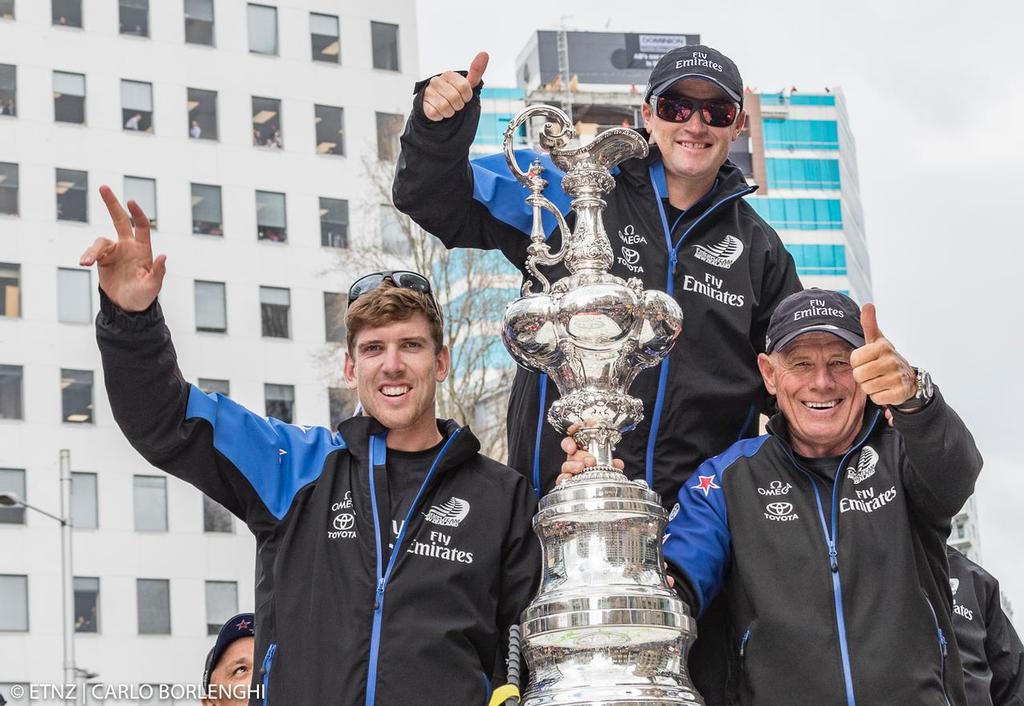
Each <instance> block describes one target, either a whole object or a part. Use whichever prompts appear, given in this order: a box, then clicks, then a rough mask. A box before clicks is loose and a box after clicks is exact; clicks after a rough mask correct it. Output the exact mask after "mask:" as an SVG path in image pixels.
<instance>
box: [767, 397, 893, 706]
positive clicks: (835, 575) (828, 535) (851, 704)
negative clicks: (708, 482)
mask: <svg viewBox="0 0 1024 706" xmlns="http://www.w3.org/2000/svg"><path fill="white" fill-rule="evenodd" d="M879 414H881V412H875V414H874V416H873V417H872V418H871V421H870V422H869V423H868V426H867V429H865V430H864V432H863V433H862V434H861V435H860V438H858V439H857V441H856V442H855V443H854V444H853V446H851V447H850V449H849V451H847V452H846V453H845V454H844V455H843V457H842V458H841V459H840V460H839V465H838V466H837V467H836V474H835V477H834V478H833V479H832V530H831V532H830V531H829V527H828V523H827V522H825V511H824V509H822V505H821V491H820V490H819V489H818V482H817V481H816V480H815V479H814V476H812V475H811V474H810V473H808V472H807V471H806V470H804V468H803V467H802V466H801V465H800V464H799V463H797V461H796V458H794V457H793V452H792V449H790V447H789V444H786V443H783V444H782V447H783V448H784V449H785V451H786V454H787V455H788V456H789V460H790V461H791V462H792V464H793V466H794V467H796V469H797V470H798V471H800V472H801V473H803V474H804V475H805V476H807V479H808V480H809V481H811V487H812V488H814V502H815V503H816V504H817V506H818V520H819V522H820V523H821V530H822V532H823V533H824V534H825V543H826V544H827V545H828V565H829V569H830V571H831V573H832V598H833V600H834V602H835V607H836V628H837V629H838V631H839V654H840V655H841V657H842V660H843V682H844V684H845V685H846V703H847V706H856V703H857V700H856V698H855V697H854V693H853V670H852V669H851V667H850V646H849V643H848V642H847V639H846V614H845V612H844V611H843V587H842V584H841V582H840V580H839V552H838V550H837V549H836V535H837V533H838V530H839V525H838V516H837V513H836V510H837V509H838V508H837V507H836V504H837V503H836V500H837V499H838V497H839V484H840V475H841V474H842V472H843V467H844V466H845V465H846V459H848V458H849V457H850V454H852V453H853V452H854V450H855V449H858V448H860V446H861V444H863V443H864V442H865V441H866V440H867V438H868V436H869V435H870V434H871V431H872V430H873V429H874V428H875V423H876V422H878V415H879ZM781 441H782V440H781V439H780V442H781Z"/></svg>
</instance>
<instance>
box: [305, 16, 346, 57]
mask: <svg viewBox="0 0 1024 706" xmlns="http://www.w3.org/2000/svg"><path fill="white" fill-rule="evenodd" d="M309 37H310V42H311V43H312V45H313V61H326V62H327V63H329V64H337V63H338V62H339V60H340V57H341V44H340V42H339V40H338V18H337V16H335V15H320V14H317V13H316V12H311V13H309Z"/></svg>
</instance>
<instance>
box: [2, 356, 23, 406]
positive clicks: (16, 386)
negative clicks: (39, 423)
mask: <svg viewBox="0 0 1024 706" xmlns="http://www.w3.org/2000/svg"><path fill="white" fill-rule="evenodd" d="M22 375H23V372H22V367H21V366H20V365H0V419H24V418H25V417H24V416H22V415H23V414H24V412H23V411H22V395H23V392H22Z"/></svg>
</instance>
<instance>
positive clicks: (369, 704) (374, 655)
mask: <svg viewBox="0 0 1024 706" xmlns="http://www.w3.org/2000/svg"><path fill="white" fill-rule="evenodd" d="M461 431H462V430H461V429H456V430H455V431H454V432H453V433H452V435H451V436H449V437H448V440H447V441H445V442H444V446H442V447H441V450H440V451H439V452H438V454H437V458H435V459H434V463H433V464H432V465H431V466H430V470H429V471H427V476H426V477H425V478H424V479H423V484H422V485H420V489H419V490H418V491H416V497H414V498H413V501H412V505H410V506H409V511H408V512H407V513H406V516H405V520H404V521H403V522H402V528H401V529H400V530H398V536H397V537H396V538H395V546H394V548H393V549H392V550H391V557H390V558H389V559H388V565H387V568H386V569H385V568H384V566H383V562H382V560H381V556H382V555H381V546H382V545H381V525H380V516H379V514H378V512H377V486H376V483H375V481H374V478H373V469H374V467H375V466H378V465H382V464H384V463H385V459H386V456H387V445H386V443H385V436H384V434H376V435H374V436H371V437H370V462H369V463H370V505H371V508H372V510H373V532H374V537H375V539H376V544H377V586H376V589H375V590H374V594H373V628H372V630H371V631H370V666H369V671H368V673H367V675H366V701H365V706H374V703H375V701H374V699H375V698H376V693H377V659H378V657H379V656H380V632H381V621H382V618H383V615H384V591H385V589H386V588H387V585H388V580H389V579H390V578H391V572H392V570H393V569H394V568H395V563H396V562H397V561H398V557H399V555H400V554H401V551H402V542H403V541H405V532H406V530H407V529H408V528H409V525H410V524H411V522H412V518H413V514H414V513H415V512H416V510H417V509H418V508H419V504H420V501H421V500H422V499H423V494H424V491H426V489H427V486H429V485H430V481H431V480H432V479H433V477H434V472H435V471H437V466H438V464H439V463H440V462H441V459H442V458H444V455H445V453H446V452H447V451H448V447H450V446H451V444H452V442H453V441H454V440H455V437H457V436H458V435H459V433H460V432H461ZM378 461H379V463H378Z"/></svg>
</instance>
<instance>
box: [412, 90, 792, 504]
mask: <svg viewBox="0 0 1024 706" xmlns="http://www.w3.org/2000/svg"><path fill="white" fill-rule="evenodd" d="M420 85H422V84H420ZM479 115H480V100H479V91H478V92H477V95H476V96H475V97H474V98H473V100H472V101H471V102H470V103H469V104H468V105H467V107H466V108H465V109H463V110H462V111H460V112H459V113H457V114H456V116H455V117H453V118H450V119H447V120H443V121H440V122H431V121H429V120H428V119H427V118H426V117H425V116H424V115H423V110H422V93H419V94H418V95H417V97H416V99H415V101H414V106H413V112H412V115H411V116H410V117H409V122H408V124H407V125H406V129H405V133H404V134H403V135H402V139H401V141H402V152H401V155H400V157H399V162H398V169H397V172H396V174H395V182H394V193H393V196H394V202H395V206H396V207H397V208H398V209H399V210H401V211H402V212H404V213H406V214H408V215H409V216H411V217H412V219H413V220H415V221H416V222H417V223H419V224H420V225H421V226H422V227H423V228H424V229H425V230H427V231H428V232H430V233H433V234H434V235H435V236H437V237H438V238H439V239H440V240H441V241H442V242H443V243H444V244H445V245H446V246H448V247H449V248H454V247H470V248H485V249H498V250H501V252H502V253H504V255H505V256H506V258H507V259H508V260H509V261H510V262H511V263H512V264H513V265H515V266H516V267H517V268H519V270H520V271H524V263H525V259H526V247H527V245H528V244H529V233H530V223H531V211H530V209H529V207H528V206H527V204H526V203H525V202H524V200H523V199H524V198H525V197H526V195H527V192H526V190H525V189H524V188H523V187H522V186H520V185H519V183H518V182H517V181H515V179H514V178H513V177H512V175H511V173H510V172H509V170H508V167H507V165H506V164H505V161H504V155H501V154H499V155H494V156H490V157H485V158H483V159H478V160H474V161H473V162H472V164H471V163H470V162H469V160H468V154H469V147H470V144H471V143H472V142H473V138H474V134H475V132H476V126H477V122H478V120H479ZM534 156H535V153H531V152H529V151H526V150H523V151H521V152H519V153H517V158H518V159H519V161H520V165H521V166H528V164H529V162H530V161H531V160H532V158H533V157H534ZM542 161H543V162H544V163H545V164H546V165H547V169H548V170H547V171H546V172H545V178H546V179H547V180H548V182H549V187H548V189H547V191H546V192H545V194H546V195H547V196H548V197H549V198H551V199H552V201H554V202H555V203H556V204H557V205H558V206H559V207H560V208H561V209H562V210H563V212H567V211H568V205H569V199H568V197H567V196H566V195H565V194H564V192H562V191H561V187H560V183H561V175H560V173H559V172H558V171H557V169H556V168H555V167H554V165H553V164H552V163H551V161H550V159H548V158H547V157H546V156H545V157H544V158H543V159H542ZM615 183H616V186H615V189H614V190H613V191H612V192H611V193H610V194H608V195H607V196H606V197H605V199H606V201H607V202H608V207H607V209H606V210H605V211H604V223H605V227H606V229H607V231H608V235H609V237H610V239H611V243H612V249H613V251H614V253H615V264H614V265H613V267H612V270H611V271H612V273H613V274H616V275H619V276H621V277H627V278H628V277H638V278H640V279H641V280H642V282H643V284H644V287H646V288H649V289H660V290H662V291H666V292H668V293H670V294H672V295H673V296H674V297H675V298H676V300H677V301H678V302H679V304H680V306H681V307H682V310H683V315H684V319H683V332H682V334H681V336H680V338H679V340H678V342H677V343H676V345H675V347H674V348H673V350H672V353H671V355H670V356H669V358H667V359H666V360H665V361H664V362H663V363H662V364H661V365H660V366H657V367H654V368H648V369H647V370H644V371H642V372H641V373H640V374H639V375H638V376H637V378H636V381H635V382H634V384H633V386H632V387H631V388H630V394H632V395H634V396H636V397H639V398H640V399H641V400H642V401H643V403H644V417H645V419H644V421H643V422H641V423H640V424H639V426H638V427H637V428H636V429H635V430H634V431H632V432H630V433H628V434H626V435H624V436H623V439H622V442H621V443H620V444H619V445H618V447H617V448H616V456H617V457H619V458H621V459H623V461H625V464H626V474H627V475H628V476H629V477H631V478H644V479H645V480H647V482H648V484H649V485H651V486H652V487H653V488H654V489H655V490H656V491H658V492H659V493H660V494H661V497H662V498H663V500H664V501H665V502H666V503H667V504H669V505H670V504H671V502H672V498H674V497H675V494H676V491H677V490H678V489H679V487H680V485H682V483H683V481H685V480H686V478H688V477H689V475H690V473H691V472H692V471H693V470H694V469H695V468H696V467H697V466H698V465H699V464H700V463H701V462H702V461H703V460H704V459H706V458H708V457H710V456H712V455H714V454H716V453H719V452H721V451H723V450H724V449H726V448H727V447H728V446H729V445H730V444H732V443H733V442H735V441H736V440H737V439H741V438H743V437H746V436H750V435H752V434H756V433H757V423H758V413H759V412H761V411H763V410H764V409H765V406H766V402H767V396H766V393H765V392H764V387H763V385H762V384H761V376H760V374H759V373H758V370H757V365H756V357H757V353H758V352H760V351H763V350H764V343H765V341H764V339H765V329H766V328H767V326H768V320H769V318H770V317H771V314H772V311H774V309H775V306H776V304H778V302H779V301H781V300H782V299H783V298H784V297H786V296H787V295H789V294H791V293H793V292H795V291H798V290H799V289H800V288H801V287H800V281H799V279H798V278H797V275H796V268H795V266H794V264H793V258H792V257H791V256H790V254H789V252H788V251H787V250H786V249H785V247H784V246H783V244H782V242H781V241H780V240H779V237H778V235H777V234H776V233H775V231H774V230H772V228H771V226H769V225H768V224H767V223H765V221H764V220H762V219H761V218H760V217H759V216H758V215H757V214H756V213H755V212H754V210H753V209H752V208H751V207H750V206H749V205H748V204H746V203H745V202H744V201H743V198H742V197H743V196H744V195H746V194H749V193H751V192H752V191H754V189H755V188H756V187H750V186H748V185H747V183H746V181H745V180H744V178H743V175H742V173H741V172H740V170H739V169H737V168H736V167H734V166H733V165H732V164H730V163H728V162H727V163H726V164H725V165H724V166H723V167H722V168H721V170H720V172H719V175H718V179H717V182H716V184H715V187H714V188H713V190H712V192H711V193H710V194H709V195H708V196H707V197H706V198H705V199H704V200H703V202H702V203H700V204H697V205H695V206H694V207H692V208H690V209H689V210H688V211H687V212H686V213H685V214H683V216H682V217H681V218H679V219H678V222H677V223H673V224H669V222H668V214H667V213H666V208H665V206H664V204H663V203H662V200H661V198H659V193H660V195H661V196H666V195H667V193H668V192H667V189H666V187H665V177H664V169H663V166H662V163H661V157H660V154H659V152H658V149H657V148H656V147H653V146H652V149H651V154H650V156H649V157H648V158H647V159H643V160H641V159H632V160H627V161H626V162H624V163H623V164H621V165H620V166H619V167H618V168H617V170H616V171H615ZM568 218H569V224H570V227H571V226H572V224H573V222H574V214H573V213H569V216H568ZM550 223H551V224H552V225H553V221H550ZM548 232H550V228H549V230H548ZM549 242H550V243H551V245H552V251H555V250H557V249H558V248H559V247H560V245H561V238H560V236H559V235H558V234H555V235H553V236H551V237H550V239H549ZM543 271H544V273H545V274H546V275H549V276H550V277H552V278H553V279H554V278H559V277H561V276H564V275H565V274H567V272H566V271H565V270H564V268H554V269H547V268H545V269H544V270H543ZM557 398H558V391H557V389H556V388H555V385H554V384H553V383H552V382H551V381H549V380H548V379H547V377H546V376H544V375H538V374H536V373H532V372H529V371H526V370H523V369H519V370H518V371H517V372H516V377H515V381H514V382H513V385H512V394H511V400H510V403H509V408H508V420H507V422H508V438H509V465H510V466H512V467H513V468H515V469H516V470H518V471H520V472H521V473H524V474H525V475H527V477H528V478H530V480H531V482H532V483H533V485H534V488H535V490H536V491H537V492H538V494H541V493H545V492H547V491H548V490H550V489H551V488H552V486H553V484H554V480H555V477H556V476H557V475H558V472H559V467H560V462H559V459H561V458H562V457H563V454H562V452H561V450H560V449H559V446H558V444H559V441H560V435H559V434H558V433H557V432H556V431H555V430H554V429H553V428H552V427H551V425H550V424H548V423H547V421H546V418H545V417H546V412H547V409H548V408H549V407H550V406H551V403H552V402H553V401H554V400H555V399H557Z"/></svg>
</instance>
